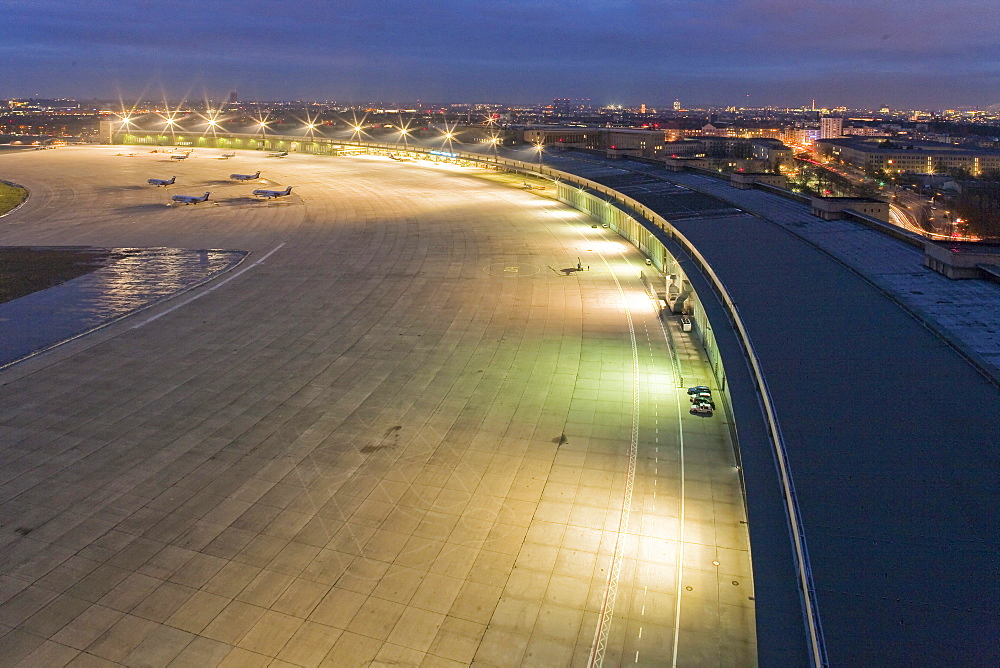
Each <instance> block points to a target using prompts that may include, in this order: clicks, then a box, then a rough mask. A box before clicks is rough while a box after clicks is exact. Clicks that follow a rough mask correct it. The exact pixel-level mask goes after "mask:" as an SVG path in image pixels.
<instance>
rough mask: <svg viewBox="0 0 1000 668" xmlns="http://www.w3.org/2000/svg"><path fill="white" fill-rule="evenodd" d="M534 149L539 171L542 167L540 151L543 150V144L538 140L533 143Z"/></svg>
mask: <svg viewBox="0 0 1000 668" xmlns="http://www.w3.org/2000/svg"><path fill="white" fill-rule="evenodd" d="M535 150H536V151H538V169H539V171H541V169H542V151H544V150H545V144H543V143H542V142H538V143H537V144H535Z"/></svg>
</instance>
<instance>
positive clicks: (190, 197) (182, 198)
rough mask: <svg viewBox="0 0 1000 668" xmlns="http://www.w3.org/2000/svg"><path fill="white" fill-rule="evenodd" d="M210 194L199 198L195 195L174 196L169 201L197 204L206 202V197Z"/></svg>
mask: <svg viewBox="0 0 1000 668" xmlns="http://www.w3.org/2000/svg"><path fill="white" fill-rule="evenodd" d="M211 194H212V193H205V194H204V195H202V196H201V197H198V196H196V195H174V196H173V197H171V198H170V199H172V200H173V201H175V202H180V203H181V204H197V203H198V202H207V201H208V196H209V195H211Z"/></svg>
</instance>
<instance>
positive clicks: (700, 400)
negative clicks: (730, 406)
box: [691, 394, 715, 411]
mask: <svg viewBox="0 0 1000 668" xmlns="http://www.w3.org/2000/svg"><path fill="white" fill-rule="evenodd" d="M691 403H692V404H696V405H697V404H707V405H709V406H711V407H712V410H713V411H714V410H715V402H714V401H713V400H712V397H711V395H709V396H705V395H704V394H696V395H694V396H692V397H691Z"/></svg>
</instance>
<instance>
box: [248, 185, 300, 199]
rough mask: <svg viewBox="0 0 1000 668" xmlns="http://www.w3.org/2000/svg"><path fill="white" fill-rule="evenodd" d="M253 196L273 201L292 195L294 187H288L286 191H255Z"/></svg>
mask: <svg viewBox="0 0 1000 668" xmlns="http://www.w3.org/2000/svg"><path fill="white" fill-rule="evenodd" d="M253 194H254V196H255V197H263V198H264V199H271V198H272V197H284V196H285V195H291V194H292V187H291V186H288V187H287V188H285V189H284V190H264V189H263V188H261V189H260V190H254V191H253Z"/></svg>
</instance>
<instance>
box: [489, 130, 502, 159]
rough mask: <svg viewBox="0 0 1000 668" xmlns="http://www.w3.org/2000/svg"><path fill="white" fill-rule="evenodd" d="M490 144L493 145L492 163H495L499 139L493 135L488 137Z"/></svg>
mask: <svg viewBox="0 0 1000 668" xmlns="http://www.w3.org/2000/svg"><path fill="white" fill-rule="evenodd" d="M490 143H491V144H493V161H494V162H496V161H497V159H498V158H497V144H499V143H500V137H498V136H496V135H493V136H492V137H490Z"/></svg>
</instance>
